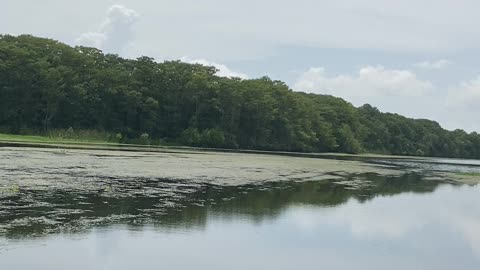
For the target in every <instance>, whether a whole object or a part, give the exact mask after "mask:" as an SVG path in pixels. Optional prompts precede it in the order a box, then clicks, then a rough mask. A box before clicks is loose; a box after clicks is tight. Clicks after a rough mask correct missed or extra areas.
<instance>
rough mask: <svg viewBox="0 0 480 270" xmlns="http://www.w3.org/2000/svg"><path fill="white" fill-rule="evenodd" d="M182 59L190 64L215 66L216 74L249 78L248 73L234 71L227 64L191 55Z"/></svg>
mask: <svg viewBox="0 0 480 270" xmlns="http://www.w3.org/2000/svg"><path fill="white" fill-rule="evenodd" d="M181 61H182V62H185V63H190V64H200V65H204V66H211V67H215V68H216V69H217V70H218V71H217V73H216V75H217V76H220V77H227V78H234V77H235V78H241V79H248V75H246V74H245V73H241V72H237V71H233V70H231V69H230V68H229V67H227V66H226V65H223V64H219V63H215V62H211V61H208V60H205V59H191V58H189V57H182V58H181Z"/></svg>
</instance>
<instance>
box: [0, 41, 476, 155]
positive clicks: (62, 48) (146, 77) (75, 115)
mask: <svg viewBox="0 0 480 270" xmlns="http://www.w3.org/2000/svg"><path fill="white" fill-rule="evenodd" d="M216 72H217V70H216V69H215V68H214V67H208V66H203V65H199V64H187V63H183V62H180V61H165V62H162V63H157V62H156V61H155V60H154V59H153V58H149V57H145V56H143V57H140V58H137V59H124V58H121V57H119V56H118V55H115V54H105V53H103V52H102V51H100V50H98V49H95V48H89V47H82V46H77V47H71V46H68V45H66V44H63V43H61V42H58V41H55V40H51V39H44V38H38V37H33V36H30V35H20V36H10V35H0V131H1V132H5V133H12V134H25V133H28V134H41V133H48V131H50V130H57V129H68V130H98V131H102V132H108V133H109V134H112V136H111V139H112V140H118V141H121V142H132V141H136V140H137V141H138V140H141V141H143V142H147V141H148V142H151V143H175V144H182V145H189V146H202V147H214V148H232V149H259V150H278V151H280V150H281V151H299V152H344V153H359V152H375V153H385V154H396V155H417V156H438V157H462V158H480V136H479V134H477V133H475V132H473V133H466V132H465V131H462V130H455V131H447V130H444V129H443V128H442V127H441V126H440V125H439V124H438V123H436V122H434V121H430V120H424V119H410V118H406V117H403V116H400V115H398V114H391V113H382V112H380V111H379V110H378V109H376V108H375V107H372V106H370V105H368V104H366V105H364V106H361V107H359V108H356V107H354V106H353V105H352V104H350V103H349V102H347V101H345V100H343V99H340V98H337V97H333V96H329V95H317V94H307V93H302V92H294V91H292V90H291V89H290V88H289V87H288V86H287V85H286V84H285V83H283V82H281V81H277V80H271V79H270V78H268V77H262V78H258V79H249V80H242V79H240V78H224V77H219V76H216V75H215V74H216Z"/></svg>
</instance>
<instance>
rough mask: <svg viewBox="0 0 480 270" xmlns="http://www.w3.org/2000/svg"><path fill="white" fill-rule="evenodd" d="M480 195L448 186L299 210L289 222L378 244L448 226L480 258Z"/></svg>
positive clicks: (475, 191)
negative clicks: (345, 230) (342, 229)
mask: <svg viewBox="0 0 480 270" xmlns="http://www.w3.org/2000/svg"><path fill="white" fill-rule="evenodd" d="M459 191H461V192H459ZM479 191H480V186H477V187H473V188H472V187H451V186H445V187H442V188H439V189H438V190H437V191H436V192H434V193H432V194H429V195H425V194H423V195H418V194H413V193H408V194H401V195H397V196H394V197H378V198H376V199H374V200H371V201H368V202H365V203H359V202H358V201H356V200H353V199H352V200H349V201H348V202H347V203H346V204H344V205H341V206H338V207H336V208H331V209H321V210H318V209H310V208H300V209H295V211H289V215H291V216H290V217H289V220H291V221H293V222H294V223H295V224H296V225H297V226H299V227H301V228H303V229H309V230H312V229H314V228H315V227H317V226H322V225H333V226H342V227H348V228H349V230H350V232H351V234H352V235H353V236H354V237H356V238H360V239H365V238H366V239H378V240H401V239H402V238H405V237H407V236H408V234H412V233H415V232H422V231H424V230H428V229H429V228H430V227H431V226H447V227H448V228H451V229H453V230H455V231H458V232H460V233H461V234H463V236H464V237H465V239H466V240H467V241H468V242H469V244H470V246H471V248H472V250H473V251H474V252H475V254H476V255H477V256H479V257H480V230H479V228H480V210H479V208H478V194H479V193H478V192H479ZM311 211H322V215H315V214H312V213H311Z"/></svg>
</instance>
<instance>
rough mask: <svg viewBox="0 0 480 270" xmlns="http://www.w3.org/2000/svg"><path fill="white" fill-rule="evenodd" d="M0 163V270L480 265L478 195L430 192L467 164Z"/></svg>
mask: <svg viewBox="0 0 480 270" xmlns="http://www.w3.org/2000/svg"><path fill="white" fill-rule="evenodd" d="M0 157H1V163H0V269H49V270H56V269H79V270H80V269H82V270H83V269H192V268H194V269H478V266H479V265H480V196H479V195H480V186H475V185H462V184H458V183H455V182H454V181H452V180H451V179H438V175H439V173H442V172H444V171H445V170H449V171H450V170H451V171H459V172H462V173H472V172H478V166H476V164H475V162H458V163H460V164H454V163H455V162H445V161H443V160H440V161H439V160H430V161H429V162H420V161H419V162H413V161H392V160H378V159H377V160H373V161H372V162H371V164H383V165H385V164H388V165H389V166H391V167H389V170H385V168H384V167H378V168H377V167H373V168H374V169H376V170H378V172H381V173H375V170H374V171H373V172H372V171H371V170H366V169H359V168H357V167H355V166H357V165H358V164H354V163H348V161H345V162H347V163H345V164H344V167H345V168H350V169H349V171H346V170H345V171H342V169H341V168H342V166H340V167H339V168H340V169H339V168H335V170H333V169H332V170H320V169H316V167H319V168H320V167H322V166H330V167H332V166H339V165H342V164H333V163H328V162H329V161H323V160H319V159H305V160H303V159H298V158H295V159H294V158H288V157H262V156H255V155H232V154H212V155H205V156H204V155H203V154H202V155H201V156H199V155H195V154H192V153H180V154H171V153H168V154H139V153H135V154H127V153H120V152H118V153H114V154H109V155H103V154H100V152H94V151H61V150H55V151H46V150H35V149H12V148H8V149H7V148H4V149H2V148H0ZM207 157H208V158H207ZM212 160H216V161H218V162H216V163H215V164H213V163H212ZM220 161H224V163H221V162H220ZM267 161H268V162H267ZM286 161H290V163H286ZM463 163H465V164H463ZM235 164H236V165H237V166H236V168H234V166H235ZM259 164H260V165H259ZM279 164H283V165H279ZM292 164H293V165H292ZM383 165H382V166H383ZM214 166H217V167H215V168H216V169H215V170H212V169H211V168H212V167H214ZM309 166H312V167H311V168H310V167H309ZM367 166H370V165H369V164H364V167H367ZM239 168H240V169H239ZM308 168H310V169H308ZM229 169H230V170H229ZM223 170H227V171H229V173H223ZM235 170H239V171H238V172H237V173H235V175H238V177H240V178H241V179H239V180H238V182H239V184H235V181H233V180H235V178H232V177H234V176H232V171H233V172H236V171H235ZM355 170H356V171H355ZM182 171H184V172H185V173H184V174H182ZM244 171H249V173H248V174H242V173H244ZM273 172H275V173H276V174H277V176H276V179H275V177H273V179H272V173H273ZM311 172H315V173H314V174H312V173H311ZM432 175H436V176H437V177H436V178H433V177H432ZM182 176H183V177H182ZM326 176H329V177H326ZM240 180H242V181H240Z"/></svg>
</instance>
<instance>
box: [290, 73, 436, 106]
mask: <svg viewBox="0 0 480 270" xmlns="http://www.w3.org/2000/svg"><path fill="white" fill-rule="evenodd" d="M294 89H295V90H297V91H305V92H312V93H318V94H329V95H334V96H340V97H342V98H345V99H347V100H349V101H351V102H354V103H355V102H356V101H360V102H365V101H366V100H365V98H369V97H396V96H408V97H418V96H422V95H425V94H428V93H430V92H431V91H432V90H433V89H434V86H433V84H432V83H431V82H429V81H423V80H420V79H419V78H417V76H416V75H415V73H413V72H411V71H409V70H394V69H386V68H385V67H382V66H366V67H363V68H360V69H359V70H358V72H356V73H355V74H351V75H350V74H349V75H337V76H329V75H328V74H327V72H326V71H325V69H324V68H322V67H320V68H311V69H309V70H308V71H306V72H305V73H303V74H302V75H301V76H300V78H299V80H298V81H297V83H296V84H295V86H294ZM358 105H360V104H358Z"/></svg>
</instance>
